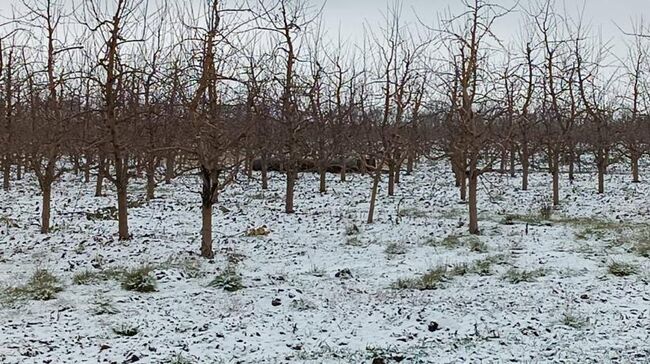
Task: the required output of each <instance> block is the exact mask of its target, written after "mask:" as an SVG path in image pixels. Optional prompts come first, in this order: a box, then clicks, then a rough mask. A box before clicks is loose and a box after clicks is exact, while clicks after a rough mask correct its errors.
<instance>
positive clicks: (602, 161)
mask: <svg viewBox="0 0 650 364" xmlns="http://www.w3.org/2000/svg"><path fill="white" fill-rule="evenodd" d="M596 163H597V167H598V193H599V194H601V195H602V194H604V193H605V173H607V153H606V152H604V151H602V150H601V151H598V156H597V158H596Z"/></svg>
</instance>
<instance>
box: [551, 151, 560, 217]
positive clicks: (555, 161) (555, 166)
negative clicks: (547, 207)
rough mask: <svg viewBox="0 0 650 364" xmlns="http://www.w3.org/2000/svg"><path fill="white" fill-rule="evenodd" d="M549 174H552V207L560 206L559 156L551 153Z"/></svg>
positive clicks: (556, 153)
mask: <svg viewBox="0 0 650 364" xmlns="http://www.w3.org/2000/svg"><path fill="white" fill-rule="evenodd" d="M551 159H552V161H551V173H552V174H553V206H559V205H560V154H559V153H558V152H557V151H554V152H553V155H552V158H551Z"/></svg>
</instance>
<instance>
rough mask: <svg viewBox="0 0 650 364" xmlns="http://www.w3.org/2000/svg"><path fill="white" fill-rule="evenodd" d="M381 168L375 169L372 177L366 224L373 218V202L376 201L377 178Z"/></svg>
mask: <svg viewBox="0 0 650 364" xmlns="http://www.w3.org/2000/svg"><path fill="white" fill-rule="evenodd" d="M380 178H381V170H380V169H379V170H376V171H375V175H374V176H373V178H372V190H371V192H370V208H369V209H368V224H372V222H373V221H374V218H375V203H376V202H377V193H378V191H379V179H380Z"/></svg>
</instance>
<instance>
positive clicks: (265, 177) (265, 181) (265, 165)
mask: <svg viewBox="0 0 650 364" xmlns="http://www.w3.org/2000/svg"><path fill="white" fill-rule="evenodd" d="M261 169H262V189H263V190H268V189H269V160H268V157H267V156H266V153H263V154H262V168H261Z"/></svg>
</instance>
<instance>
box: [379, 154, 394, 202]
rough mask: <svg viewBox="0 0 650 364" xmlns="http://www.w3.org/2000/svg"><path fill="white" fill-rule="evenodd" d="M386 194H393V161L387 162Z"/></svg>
mask: <svg viewBox="0 0 650 364" xmlns="http://www.w3.org/2000/svg"><path fill="white" fill-rule="evenodd" d="M379 173H381V170H380V171H379ZM388 196H395V166H394V164H393V162H389V163H388Z"/></svg>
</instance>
